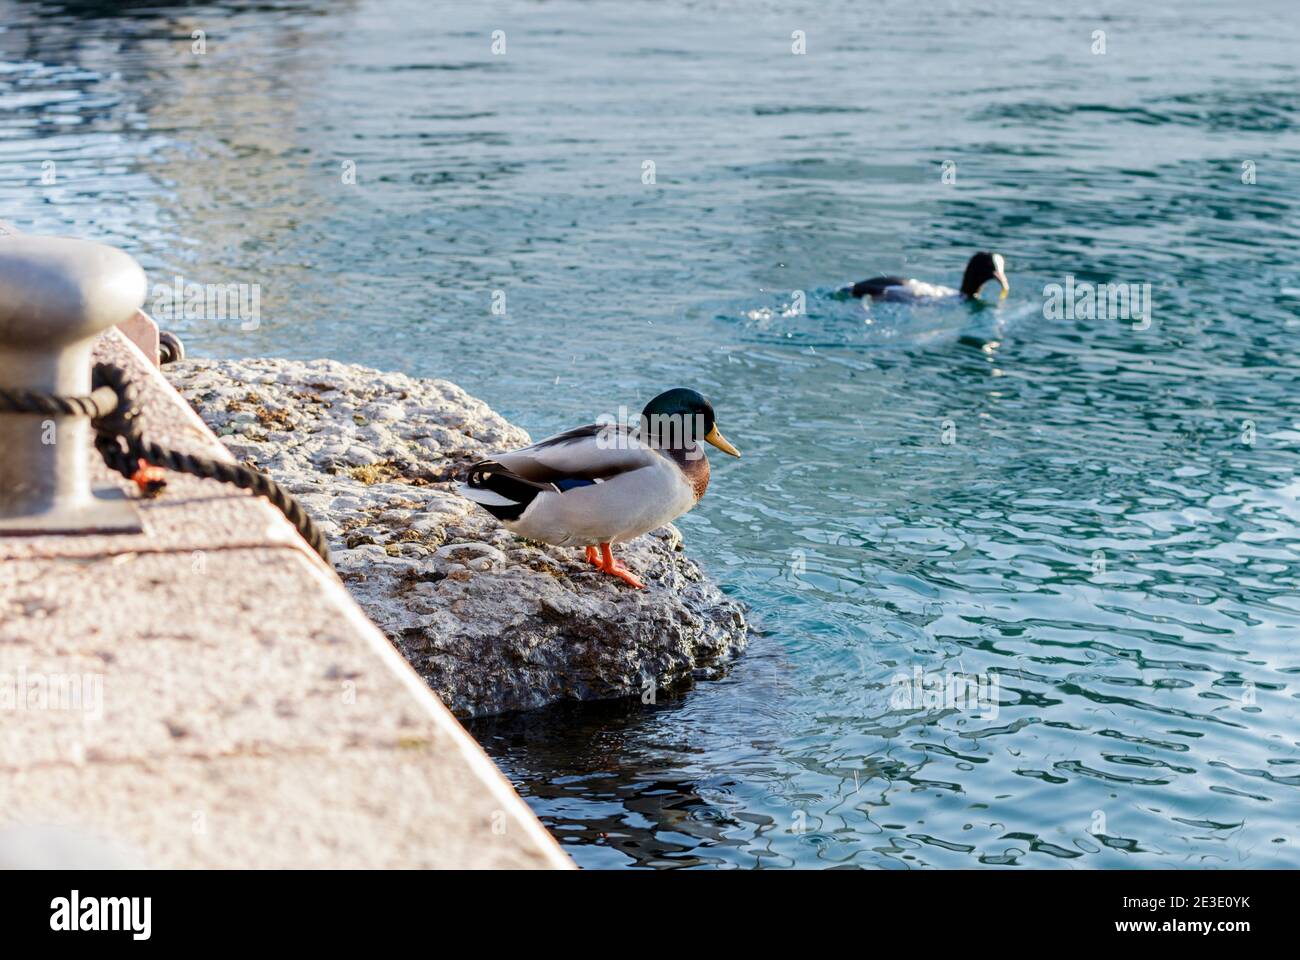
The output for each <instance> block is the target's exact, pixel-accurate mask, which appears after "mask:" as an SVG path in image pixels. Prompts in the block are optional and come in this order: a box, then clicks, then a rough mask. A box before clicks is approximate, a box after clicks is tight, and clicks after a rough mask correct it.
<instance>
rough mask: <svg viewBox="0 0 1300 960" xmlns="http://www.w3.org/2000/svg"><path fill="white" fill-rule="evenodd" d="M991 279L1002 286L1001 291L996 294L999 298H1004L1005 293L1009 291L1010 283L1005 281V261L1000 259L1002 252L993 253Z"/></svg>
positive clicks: (1005, 296)
mask: <svg viewBox="0 0 1300 960" xmlns="http://www.w3.org/2000/svg"><path fill="white" fill-rule="evenodd" d="M993 279H994V280H996V281H997V282H998V285H999V286H1000V287H1002V292H1001V293H1000V294H998V299H999V300H1005V299H1006V298H1007V294H1008V293H1010V292H1011V284H1010V283H1009V282H1008V281H1007V263H1006V261H1005V260H1003V259H1002V254H1000V253H995V254H993Z"/></svg>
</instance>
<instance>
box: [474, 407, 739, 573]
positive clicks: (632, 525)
mask: <svg viewBox="0 0 1300 960" xmlns="http://www.w3.org/2000/svg"><path fill="white" fill-rule="evenodd" d="M696 438H699V439H703V440H704V441H706V442H707V443H711V444H712V445H713V446H715V447H717V448H718V449H719V450H721V451H722V452H723V453H729V454H731V456H733V457H738V456H740V451H739V450H737V449H736V448H735V447H733V446H732V445H731V444H730V443H729V442H728V441H727V439H726V438H725V437H724V436H723V435H722V434H721V433H720V432H719V431H718V425H717V422H716V420H715V418H714V414H713V405H712V404H711V403H709V401H708V400H706V399H705V398H704V397H703V396H701V395H700V394H698V393H696V392H695V391H694V390H688V389H685V388H682V387H679V388H677V389H675V390H669V391H667V392H666V393H661V394H659V396H657V397H655V398H654V399H653V400H651V401H650V402H649V403H647V404H646V406H645V410H643V411H642V413H641V420H640V423H639V424H638V425H637V426H636V428H635V429H633V428H631V427H629V426H627V425H624V424H614V423H593V424H588V425H587V426H584V427H576V428H575V429H573V430H569V431H567V432H565V433H561V434H557V435H556V436H553V437H549V438H547V439H546V440H542V441H541V442H540V443H535V444H533V445H532V446H531V447H524V448H523V449H522V450H512V451H510V452H508V453H498V454H496V455H494V456H493V457H492V458H491V459H488V460H483V461H480V462H479V463H476V464H474V466H473V467H471V468H470V471H469V474H468V476H467V477H466V479H465V482H464V483H462V484H460V486H459V488H458V489H459V491H460V493H461V494H462V495H463V496H465V497H467V498H468V499H470V500H473V501H474V502H475V503H477V504H478V505H479V506H480V507H482V508H483V509H484V510H486V511H487V512H488V513H490V514H492V516H494V517H496V518H497V519H498V520H500V521H501V523H502V524H503V525H504V526H505V527H506V529H507V530H511V531H513V532H514V533H517V534H519V535H520V536H524V537H528V538H529V539H532V540H540V541H542V542H543V543H551V544H555V545H557V546H561V547H565V546H585V547H586V548H587V562H588V563H591V564H592V565H593V566H595V567H596V569H597V570H600V571H602V572H604V573H608V574H611V575H613V576H615V577H618V578H619V579H620V580H622V581H623V582H624V583H626V584H628V585H630V586H633V587H644V586H645V584H644V583H642V582H641V581H640V580H639V579H637V577H636V576H634V575H633V574H632V572H631V571H629V570H628V569H627V567H626V566H624V564H623V562H622V561H621V560H616V559H614V555H613V553H612V552H611V550H610V545H611V544H614V543H621V542H623V541H626V540H631V539H633V538H634V537H639V536H640V535H641V534H643V533H648V532H649V531H651V530H653V529H655V528H656V527H661V526H663V525H664V524H665V523H669V522H671V521H672V520H675V519H676V518H678V517H680V516H681V515H682V514H684V513H686V512H687V511H689V510H690V509H691V508H692V507H694V506H695V505H696V504H697V503H699V502H700V498H701V497H702V496H704V491H705V488H707V487H708V485H709V460H708V457H706V456H705V455H704V448H703V447H701V446H700V445H699V444H698V443H696ZM597 548H599V550H598V549H597Z"/></svg>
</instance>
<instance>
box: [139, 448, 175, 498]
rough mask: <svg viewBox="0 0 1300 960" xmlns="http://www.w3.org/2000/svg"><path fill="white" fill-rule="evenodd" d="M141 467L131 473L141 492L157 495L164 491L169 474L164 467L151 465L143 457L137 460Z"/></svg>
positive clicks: (149, 495)
mask: <svg viewBox="0 0 1300 960" xmlns="http://www.w3.org/2000/svg"><path fill="white" fill-rule="evenodd" d="M136 462H137V463H138V464H139V467H138V468H137V469H136V471H135V473H133V474H131V479H132V480H133V481H134V482H135V485H136V486H137V487H139V488H140V493H141V494H143V495H144V496H146V497H156V496H158V494H160V493H162V489H163V487H165V486H167V474H166V473H165V472H164V471H163V468H162V467H154V466H150V465H149V463H147V462H146V461H145V459H144V457H141V458H140V459H139V460H137V461H136Z"/></svg>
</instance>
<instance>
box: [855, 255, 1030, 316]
mask: <svg viewBox="0 0 1300 960" xmlns="http://www.w3.org/2000/svg"><path fill="white" fill-rule="evenodd" d="M990 280H996V281H997V282H998V283H999V285H1001V287H1002V296H1003V297H1005V296H1006V295H1007V291H1008V290H1010V289H1011V285H1010V284H1009V283H1007V273H1006V261H1005V260H1003V259H1002V254H1000V253H989V252H988V251H985V250H981V251H980V252H979V253H977V254H975V256H973V257H971V258H970V262H968V263H967V264H966V273H965V275H964V276H963V277H962V278H961V289H960V290H954V289H953V288H952V287H942V286H939V285H938V284H933V283H925V282H924V281H921V280H909V279H907V278H906V277H872V278H871V279H870V280H859V281H858V282H857V283H855V284H854V285H853V287H852V288H851V289H850V291H849V293H850V294H851V295H852V296H854V297H870V298H871V299H872V300H901V301H903V302H906V303H920V302H923V301H934V300H945V299H948V298H958V297H959V298H961V299H963V300H974V299H976V298H977V297H978V296H979V292H980V287H982V286H984V284H986V283H988V282H989V281H990Z"/></svg>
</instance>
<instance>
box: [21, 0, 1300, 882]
mask: <svg viewBox="0 0 1300 960" xmlns="http://www.w3.org/2000/svg"><path fill="white" fill-rule="evenodd" d="M1057 6H1062V5H1057ZM1133 6H1134V5H1130V4H1120V3H1101V4H1095V5H1089V6H1088V8H1087V9H1088V11H1089V12H1088V13H1087V14H1086V15H1082V14H1072V13H1063V12H1055V11H1054V10H1053V11H1049V10H1047V9H1045V7H1046V5H1043V4H1037V3H1028V2H1019V3H1007V4H997V5H990V4H973V3H956V2H948V3H940V4H929V5H922V4H914V3H909V4H904V3H884V4H878V5H874V6H873V7H872V8H871V9H870V10H867V9H866V8H865V7H862V6H861V5H856V4H849V3H806V4H803V3H781V4H775V3H772V4H741V3H734V4H733V3H684V2H680V0H670V2H664V3H659V4H635V5H631V4H629V5H626V6H624V5H619V4H613V3H573V2H568V0H560V2H554V3H545V4H541V3H531V2H529V3H523V2H520V3H511V4H501V5H496V4H464V5H441V4H429V3H415V2H407V3H400V2H393V3H387V4H385V3H367V2H355V3H347V4H334V5H330V6H329V8H328V9H326V10H317V9H314V7H315V5H312V4H290V3H266V2H263V3H258V4H248V5H239V4H227V5H212V6H198V5H196V6H184V7H181V6H167V5H165V4H161V5H160V4H149V5H148V6H144V5H140V6H139V7H137V8H134V10H133V9H132V8H131V7H130V5H127V6H126V8H125V12H122V11H123V8H122V5H112V7H109V6H107V5H105V6H96V5H94V4H76V5H61V4H57V3H46V4H29V3H14V2H12V0H0V12H2V13H3V14H4V15H3V16H0V24H2V25H3V26H0V103H2V104H3V105H4V107H5V108H6V109H5V110H4V111H3V112H2V113H0V201H3V210H4V211H5V212H4V213H0V216H3V217H6V218H8V219H11V220H15V221H17V222H19V223H20V224H22V225H24V226H27V227H29V228H32V229H37V230H43V231H59V232H76V233H80V234H84V235H87V236H94V237H98V238H102V239H106V240H108V241H110V242H114V243H117V244H120V245H122V246H124V247H126V248H127V249H129V250H130V251H132V252H133V253H134V254H135V255H136V256H138V257H139V258H140V259H141V261H142V262H143V263H144V264H145V265H146V267H147V268H148V269H149V271H150V274H151V277H152V278H153V279H154V280H155V281H160V282H170V279H171V277H172V276H174V275H178V274H179V275H183V276H184V277H185V278H186V279H187V280H195V281H199V282H218V283H230V282H234V283H256V284H259V285H260V290H261V309H262V317H261V324H260V326H259V327H258V328H257V329H255V330H244V329H241V325H240V323H239V322H238V320H211V319H210V320H202V321H200V320H193V321H177V322H175V323H173V324H171V326H173V327H174V328H175V329H177V330H178V332H179V333H180V334H181V335H182V336H183V337H184V339H185V341H186V344H187V346H188V348H189V349H190V351H191V352H192V353H195V354H200V355H216V356H248V355H280V356H288V357H319V356H330V357H335V358H338V359H342V360H349V361H356V362H360V363H365V364H370V365H373V366H376V367H381V368H391V369H400V370H405V371H408V372H410V373H414V374H419V375H425V376H445V377H449V378H451V379H454V380H455V381H457V382H458V383H460V384H462V385H463V386H464V387H465V388H466V389H468V390H470V391H471V392H473V393H475V394H477V395H478V396H480V397H483V398H484V399H485V400H487V401H488V402H489V403H491V404H492V405H493V406H494V407H495V408H496V409H498V410H500V411H501V412H502V413H504V414H505V415H506V416H508V417H510V418H511V419H513V420H514V421H516V422H518V423H519V424H521V425H522V426H524V427H526V428H527V429H528V430H530V431H531V432H532V433H533V435H534V436H542V435H544V434H546V433H548V432H551V431H555V430H558V429H561V428H564V427H568V426H571V425H573V424H575V423H579V422H588V421H590V420H591V419H593V418H594V417H596V416H597V415H599V414H602V413H614V412H616V411H617V409H618V407H619V406H620V405H626V406H627V407H629V408H631V409H633V410H635V409H638V408H639V407H640V405H641V404H642V403H644V401H645V400H646V399H648V398H649V397H650V396H652V395H653V394H654V393H656V392H658V391H659V390H661V389H664V388H666V387H669V386H677V385H689V386H694V387H697V388H698V389H700V390H702V391H704V392H705V393H707V394H708V395H709V396H711V397H712V399H713V400H714V403H715V405H716V407H717V409H718V413H719V418H720V424H721V426H722V428H723V429H724V431H725V432H726V434H727V436H728V437H729V438H730V439H732V440H733V441H734V442H735V443H736V444H737V445H738V446H739V447H740V448H741V449H742V450H743V451H744V453H745V456H744V459H743V460H740V461H730V460H727V458H714V480H713V486H712V487H711V488H710V491H709V494H708V496H707V497H706V498H705V500H704V502H703V503H702V504H701V506H700V508H699V509H697V510H696V511H695V512H693V513H692V514H690V515H688V516H687V517H685V518H684V519H683V520H682V521H681V523H680V526H681V528H682V530H683V533H684V534H685V536H686V540H687V546H688V549H689V550H690V552H691V553H692V555H693V556H695V557H697V558H698V559H699V560H700V561H701V562H702V564H703V565H704V566H705V567H706V568H707V570H708V571H709V572H710V573H711V574H712V575H713V576H714V577H715V578H717V579H718V580H719V581H720V582H721V583H723V584H724V585H725V588H726V590H727V591H728V592H729V593H731V594H732V595H734V596H736V597H738V598H740V599H742V600H744V601H745V602H746V603H747V604H749V605H750V607H751V608H752V610H753V619H754V622H755V624H756V627H757V633H756V635H755V637H754V639H753V642H752V644H751V647H750V650H749V651H748V653H747V654H746V655H745V657H744V658H743V659H742V660H741V661H739V662H738V663H737V664H736V666H735V667H734V669H733V670H732V671H731V672H730V674H729V675H728V676H727V678H726V679H724V680H722V681H719V682H712V683H701V684H699V685H697V686H696V687H694V688H693V689H691V690H688V691H679V692H676V693H674V694H672V695H668V694H664V695H662V696H660V698H659V701H658V703H657V704H654V705H643V704H641V703H640V702H634V703H630V704H628V703H616V704H606V705H596V706H568V705H566V706H562V707H558V708H555V709H551V710H547V711H542V712H539V713H535V714H528V715H523V716H520V717H514V718H503V719H500V720H496V721H489V722H483V723H479V724H476V725H474V727H473V732H474V733H475V735H476V736H478V737H479V738H480V740H481V742H482V743H483V744H484V746H485V747H486V748H487V749H488V750H489V752H490V753H491V754H492V755H493V757H494V758H495V759H496V761H497V762H498V763H499V764H500V766H501V767H502V769H503V770H504V771H505V772H506V773H507V774H508V775H509V776H510V778H511V779H512V780H513V781H514V782H515V783H516V785H517V786H518V787H519V789H520V791H521V792H522V793H523V794H524V796H525V797H526V798H527V800H528V802H529V803H530V805H531V806H532V807H533V809H534V810H536V811H537V812H538V814H539V815H541V817H542V818H543V819H544V821H545V822H546V823H547V825H548V826H549V828H550V829H551V830H552V831H553V832H554V833H555V834H556V835H557V836H558V837H559V838H560V839H561V840H562V841H563V842H564V843H565V844H566V846H567V849H568V850H569V852H570V853H572V854H573V856H574V857H575V859H576V860H577V861H578V862H579V863H580V864H583V865H587V866H656V867H689V866H697V865H698V866H718V867H756V866H765V867H788V866H800V867H823V866H847V865H853V866H868V867H884V868H913V867H923V866H931V867H969V866H977V865H981V864H997V865H1004V866H1019V867H1026V866H1028V867H1056V866H1059V867H1073V868H1080V867H1104V868H1109V867H1216V866H1248V867H1250V866H1258V867H1263V866H1288V867H1294V866H1300V848H1298V847H1297V839H1296V838H1297V823H1298V821H1300V802H1298V801H1300V748H1298V746H1297V729H1298V726H1297V720H1298V719H1300V703H1298V701H1297V690H1300V637H1298V636H1297V626H1298V625H1300V597H1297V592H1296V585H1297V559H1298V554H1300V505H1298V502H1297V494H1298V493H1300V483H1298V482H1297V478H1296V475H1295V464H1296V453H1297V447H1298V446H1300V429H1298V427H1297V410H1296V404H1295V395H1296V370H1297V362H1296V343H1297V336H1298V335H1300V266H1298V265H1297V259H1296V255H1295V251H1296V250H1297V248H1298V245H1300V227H1298V222H1300V221H1298V219H1297V216H1298V214H1300V189H1297V186H1296V184H1297V183H1300V71H1298V70H1297V65H1296V55H1295V51H1296V49H1297V44H1298V43H1300V18H1297V17H1296V16H1295V15H1294V12H1293V11H1292V9H1291V6H1290V4H1287V3H1282V2H1276V3H1248V4H1233V5H1231V6H1229V5H1226V4H1210V3H1194V2H1193V3H1175V2H1173V0H1155V2H1153V3H1150V4H1143V5H1140V6H1138V7H1137V10H1136V11H1135V10H1134V9H1131V8H1132V7H1133ZM110 9H116V10H117V11H118V12H117V13H116V14H114V15H108V14H106V13H105V11H107V10H110ZM196 29H202V30H204V31H206V44H207V50H206V52H205V53H203V54H201V55H196V54H194V53H192V52H191V44H192V42H193V40H192V31H194V30H196ZM494 30H504V31H505V35H506V52H505V53H504V55H493V53H492V51H491V43H492V41H491V34H492V31H494ZM795 30H802V31H804V34H805V36H806V45H807V47H806V49H807V52H806V53H805V54H803V55H795V54H793V53H792V52H791V44H792V42H793V41H792V39H791V34H792V32H793V31H795ZM1096 30H1103V31H1105V34H1106V52H1105V53H1104V54H1094V53H1093V52H1092V47H1093V45H1094V42H1095V41H1094V39H1093V32H1094V31H1096ZM46 161H53V162H54V167H53V169H54V172H55V178H54V182H53V183H43V182H42V175H43V173H44V172H45V171H46V170H47V169H48V167H47V165H46V164H45V162H46ZM344 161H352V162H353V163H355V169H356V183H355V184H345V183H343V182H342V177H341V170H342V164H343V163H344ZM647 161H653V163H654V165H655V166H654V172H655V181H656V182H655V183H653V184H646V183H643V182H642V176H643V170H644V169H645V168H644V167H643V165H644V164H645V163H646V162H647ZM945 161H953V162H954V163H955V173H956V182H955V183H945V182H943V177H942V174H943V170H944V166H943V165H944V162H945ZM1245 161H1250V162H1251V163H1253V164H1254V171H1255V181H1256V182H1254V183H1244V182H1243V174H1244V173H1245V172H1246V171H1245V170H1244V168H1243V166H1242V164H1243V162H1245ZM980 248H990V249H996V250H998V251H1000V252H1002V253H1003V254H1005V255H1006V257H1007V261H1008V269H1009V273H1010V276H1011V283H1012V293H1011V296H1010V297H1009V298H1008V299H1007V300H1006V301H1005V302H1004V303H1002V304H1001V305H996V306H990V307H989V308H987V309H968V308H964V307H957V308H955V309H934V308H931V309H915V308H907V307H898V306H896V305H895V306H889V307H885V308H875V309H873V310H871V311H870V312H864V311H863V310H862V309H861V308H860V307H859V306H858V305H857V304H854V303H846V302H843V301H841V300H837V299H836V298H835V297H834V296H833V293H834V290H835V288H836V287H837V286H838V285H839V284H842V283H845V282H849V281H852V280H856V279H860V278H862V277H864V276H868V275H871V274H873V273H878V272H906V273H909V274H913V275H917V276H921V277H923V278H925V279H931V280H935V281H938V282H944V283H950V284H955V283H956V282H957V281H958V280H959V279H960V275H961V270H962V267H963V265H964V263H965V260H966V258H967V257H968V256H969V254H970V253H971V252H972V251H973V250H976V249H980ZM1067 274H1069V275H1073V276H1074V277H1075V278H1076V280H1078V281H1080V282H1095V283H1101V282H1115V283H1133V284H1142V283H1147V284H1150V289H1151V297H1152V310H1151V317H1150V325H1149V327H1148V328H1147V329H1144V330H1143V329H1135V328H1134V325H1133V323H1131V322H1129V321H1126V320H1121V319H1113V318H1112V319H1105V320H1095V319H1093V320H1088V319H1048V318H1046V317H1045V316H1044V309H1043V307H1044V288H1045V287H1046V286H1047V285H1049V284H1064V283H1065V282H1066V275H1067ZM498 290H499V291H503V292H504V294H505V303H506V308H507V309H506V313H505V315H504V316H502V315H494V314H493V312H492V309H491V308H492V302H493V292H494V291H498ZM796 291H802V294H803V296H802V300H803V302H804V303H805V304H806V310H804V311H803V312H800V311H799V310H798V309H797V307H798V304H799V301H800V299H801V298H800V296H799V295H798V294H797V293H796ZM1139 326H1141V325H1139ZM963 336H965V337H967V338H968V339H969V338H972V337H974V338H977V339H979V340H985V341H995V342H996V345H993V344H990V346H988V347H987V348H986V349H983V350H981V349H978V348H976V347H973V346H970V345H968V344H967V343H963V342H962V340H961V338H962V337H963ZM719 460H727V462H719ZM917 671H919V672H920V675H921V677H922V680H923V681H926V680H927V679H929V678H935V677H937V678H940V680H941V681H947V680H949V679H951V678H952V677H954V676H961V677H972V678H979V679H980V680H981V681H982V682H984V683H985V684H986V687H985V688H984V689H986V690H987V689H990V688H991V687H990V686H989V685H991V684H992V683H993V682H994V681H996V684H997V686H996V688H995V689H996V698H995V699H996V707H994V706H993V704H992V703H991V702H990V701H989V700H988V699H987V698H986V699H985V700H979V701H977V702H976V703H975V704H974V708H973V707H972V703H971V702H969V701H966V702H962V701H957V702H948V701H940V702H933V703H927V702H926V701H925V700H924V698H922V699H920V700H918V701H917V702H916V703H915V704H912V703H904V704H901V705H900V703H899V700H898V696H899V694H900V689H901V688H900V687H899V686H897V684H896V683H895V678H897V677H900V676H901V677H904V678H912V677H915V676H916V672H917Z"/></svg>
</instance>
